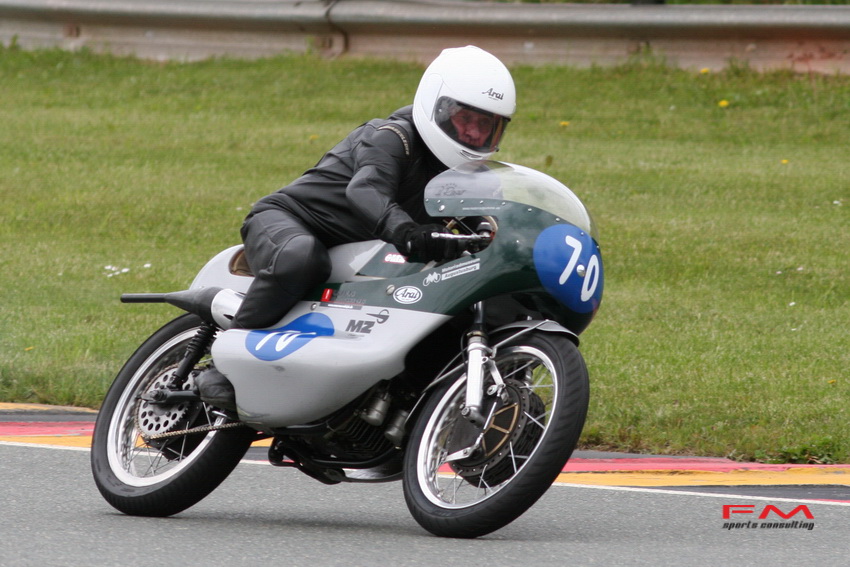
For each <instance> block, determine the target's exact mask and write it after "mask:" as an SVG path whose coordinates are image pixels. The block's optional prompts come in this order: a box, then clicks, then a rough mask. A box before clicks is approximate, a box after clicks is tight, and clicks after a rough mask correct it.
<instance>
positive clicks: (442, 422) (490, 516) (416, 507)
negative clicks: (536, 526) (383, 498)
mask: <svg viewBox="0 0 850 567" xmlns="http://www.w3.org/2000/svg"><path fill="white" fill-rule="evenodd" d="M494 359H495V361H496V365H497V367H498V369H499V372H500V374H501V376H502V379H503V380H504V382H505V384H506V389H505V396H504V399H499V398H498V397H497V396H491V395H487V396H485V399H484V402H485V404H484V409H486V410H487V412H483V413H485V415H488V413H489V412H490V411H492V414H493V416H494V417H493V419H492V420H491V422H490V424H489V425H488V427H487V429H485V430H484V431H483V432H482V431H481V430H477V429H475V428H474V427H473V426H471V425H470V424H469V423H468V422H467V421H466V420H465V419H464V418H463V417H462V416H461V413H460V410H461V407H462V405H463V402H464V397H465V392H466V375H463V376H460V377H458V378H457V379H453V380H448V381H446V383H445V384H444V385H442V386H440V387H438V388H437V389H436V390H435V391H434V392H433V393H432V394H431V397H430V398H429V400H428V401H427V402H426V404H425V406H424V408H423V410H422V412H421V413H420V414H419V417H418V419H417V421H416V423H415V424H414V426H413V429H412V432H411V436H410V440H409V444H408V447H407V451H406V454H405V465H404V471H405V476H404V495H405V500H406V502H407V505H408V508H409V509H410V512H411V514H412V515H413V517H414V518H415V519H416V521H417V522H418V523H419V524H420V525H421V526H422V527H423V528H425V529H426V530H428V531H430V532H431V533H433V534H435V535H438V536H447V537H460V538H473V537H478V536H482V535H485V534H488V533H490V532H493V531H495V530H497V529H499V528H502V527H504V526H506V525H507V524H509V523H511V522H512V521H514V520H515V519H516V518H518V517H519V516H520V515H522V514H523V513H524V512H525V511H526V510H528V508H530V507H531V506H532V505H533V504H534V503H535V502H536V501H537V500H538V499H539V498H540V497H541V496H542V495H543V494H544V493H545V492H546V490H547V489H548V488H549V486H551V484H552V483H553V482H554V481H555V479H556V478H557V476H558V474H559V473H560V472H561V471H562V470H563V467H564V465H565V464H566V462H567V460H568V459H569V457H570V455H571V454H572V452H573V449H574V448H575V446H576V443H577V442H578V439H579V436H580V434H581V430H582V427H583V426H584V420H585V417H586V415H587V406H588V402H589V382H588V376H587V369H586V367H585V364H584V360H583V358H582V356H581V353H580V352H579V351H578V349H577V347H576V346H575V345H574V344H573V343H572V342H571V341H570V340H569V339H567V338H566V337H564V336H562V335H558V334H548V333H534V334H526V335H523V336H521V337H519V338H517V339H515V340H514V341H511V342H509V343H507V344H505V345H502V346H500V347H499V349H498V351H497V352H496V354H495V356H494ZM490 383H492V382H490ZM479 436H481V440H482V441H481V444H480V446H478V448H477V449H476V450H475V451H474V452H473V453H472V454H471V455H469V456H468V457H465V458H463V459H455V460H453V461H452V462H449V461H448V460H447V456H448V455H450V454H452V453H457V452H458V451H460V450H461V449H464V448H466V447H468V446H470V445H471V443H472V441H474V440H475V439H476V438H478V437H479Z"/></svg>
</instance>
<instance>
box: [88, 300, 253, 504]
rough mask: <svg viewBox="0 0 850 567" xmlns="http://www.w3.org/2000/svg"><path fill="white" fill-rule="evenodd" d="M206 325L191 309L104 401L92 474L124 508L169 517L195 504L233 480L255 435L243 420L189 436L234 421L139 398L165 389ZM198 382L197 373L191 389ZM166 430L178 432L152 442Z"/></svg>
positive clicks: (148, 347) (198, 405) (210, 411)
mask: <svg viewBox="0 0 850 567" xmlns="http://www.w3.org/2000/svg"><path fill="white" fill-rule="evenodd" d="M200 326H201V321H200V319H199V318H197V317H195V316H194V315H184V316H182V317H178V318H177V319H175V320H173V321H171V322H170V323H168V324H166V325H165V326H164V327H162V328H161V329H160V330H159V331H157V332H156V333H154V334H153V335H152V336H151V337H150V338H149V339H148V340H147V341H145V342H144V343H143V344H142V346H140V347H139V349H138V350H137V351H136V352H135V353H134V354H133V356H132V357H131V358H130V360H128V361H127V363H126V364H125V365H124V367H123V368H122V369H121V371H120V372H119V373H118V376H116V378H115V381H114V382H113V384H112V386H111V387H110V389H109V392H108V393H107V395H106V398H105V399H104V401H103V406H102V407H101V409H100V413H99V414H98V418H97V422H96V423H95V428H94V433H93V435H92V448H91V466H92V473H93V475H94V480H95V483H96V484H97V487H98V489H99V490H100V493H101V494H102V495H103V497H104V498H105V499H106V501H107V502H109V503H110V504H111V505H112V506H113V507H115V508H116V509H117V510H119V511H121V512H124V513H125V514H131V515H138V516H159V517H163V516H170V515H172V514H176V513H178V512H182V511H183V510H185V509H186V508H189V507H190V506H193V505H194V504H196V503H198V502H199V501H201V500H202V499H203V498H204V497H206V496H207V495H208V494H209V493H210V492H212V491H213V490H214V489H215V488H216V487H217V486H218V485H219V484H221V482H222V481H223V480H224V479H225V478H227V476H228V475H229V474H230V472H231V471H232V470H233V469H234V468H235V467H236V465H237V464H238V463H239V461H240V460H241V459H242V457H243V456H244V455H245V452H246V451H247V450H248V447H249V446H250V445H251V442H252V440H253V439H255V438H256V432H254V431H252V430H250V429H248V428H247V427H244V426H240V427H238V428H233V429H218V430H213V431H208V432H203V433H193V434H188V435H182V434H180V431H185V430H188V429H190V428H197V427H199V426H216V427H217V426H222V425H227V424H228V423H232V420H230V419H229V418H228V417H227V416H226V415H225V413H224V412H222V411H220V410H216V409H215V408H212V407H210V406H208V405H207V404H204V403H202V402H181V403H179V404H173V405H169V406H162V405H154V404H150V403H149V402H146V401H144V400H141V399H140V398H139V396H141V395H142V394H144V393H146V392H149V391H151V390H153V389H156V388H162V387H165V385H166V384H167V383H168V381H169V379H170V377H171V373H173V372H174V369H175V368H176V365H177V364H178V363H179V361H180V360H181V359H182V357H183V355H184V353H185V351H186V346H187V345H188V343H189V341H190V340H191V339H192V337H193V336H195V334H196V333H197V331H198V330H199V329H200ZM192 384H193V383H192V378H191V377H190V379H189V381H188V382H187V384H186V385H185V386H184V389H189V388H191V387H192ZM160 433H169V434H173V435H174V436H172V437H166V438H161V439H159V440H154V441H151V437H155V436H156V435H157V434H160Z"/></svg>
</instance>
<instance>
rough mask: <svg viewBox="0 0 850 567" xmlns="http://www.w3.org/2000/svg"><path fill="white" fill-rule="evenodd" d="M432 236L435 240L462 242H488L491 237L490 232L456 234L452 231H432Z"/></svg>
mask: <svg viewBox="0 0 850 567" xmlns="http://www.w3.org/2000/svg"><path fill="white" fill-rule="evenodd" d="M431 238H433V239H435V240H459V241H461V242H487V241H488V240H490V239H491V235H489V234H454V233H450V232H432V233H431Z"/></svg>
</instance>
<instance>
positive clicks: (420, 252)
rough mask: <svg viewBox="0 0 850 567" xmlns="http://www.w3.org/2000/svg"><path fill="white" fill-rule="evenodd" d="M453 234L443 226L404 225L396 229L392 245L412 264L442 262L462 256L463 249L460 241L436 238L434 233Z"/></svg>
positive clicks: (409, 223)
mask: <svg viewBox="0 0 850 567" xmlns="http://www.w3.org/2000/svg"><path fill="white" fill-rule="evenodd" d="M435 232H437V233H440V234H451V233H450V232H449V229H447V228H446V227H445V226H443V225H441V224H416V223H415V222H408V223H404V224H402V225H401V226H399V227H398V229H396V231H395V234H394V235H393V240H392V243H393V245H395V247H396V248H397V249H398V251H399V252H401V253H402V254H404V255H405V256H407V258H408V259H409V260H410V261H411V262H430V261H432V260H433V261H435V262H442V261H444V260H453V259H455V258H457V257H459V256H460V255H461V253H462V252H463V247H462V246H461V243H460V241H458V240H444V239H441V238H434V237H433V236H431V234H432V233H435Z"/></svg>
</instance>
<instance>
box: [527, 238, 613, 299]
mask: <svg viewBox="0 0 850 567" xmlns="http://www.w3.org/2000/svg"><path fill="white" fill-rule="evenodd" d="M534 268H535V270H537V276H538V277H539V278H540V282H541V283H542V284H543V288H544V289H545V290H546V291H548V292H549V293H550V294H552V296H553V297H555V299H557V300H558V301H560V302H561V303H563V304H564V305H566V306H567V307H568V308H570V309H571V310H572V311H574V312H576V313H592V312H594V311H596V309H598V308H599V303H600V302H601V301H602V288H603V283H604V279H603V272H602V255H601V254H600V252H599V247H598V246H597V245H596V241H594V240H593V238H591V237H590V235H589V234H587V233H586V232H585V231H583V230H581V229H580V228H578V227H577V226H575V225H571V224H556V225H553V226H550V227H548V228H546V229H545V230H543V232H541V233H540V235H539V236H538V237H537V240H536V241H535V242H534Z"/></svg>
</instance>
